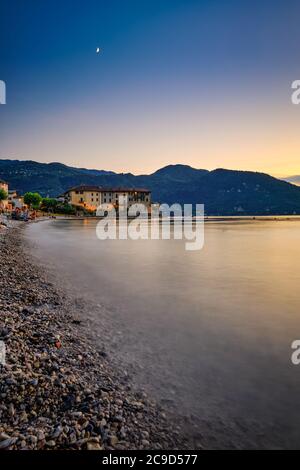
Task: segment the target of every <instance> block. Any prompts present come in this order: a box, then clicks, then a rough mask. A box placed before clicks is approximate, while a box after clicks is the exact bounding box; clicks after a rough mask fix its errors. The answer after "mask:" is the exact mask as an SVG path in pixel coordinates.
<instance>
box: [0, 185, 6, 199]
mask: <svg viewBox="0 0 300 470" xmlns="http://www.w3.org/2000/svg"><path fill="white" fill-rule="evenodd" d="M7 198H8V194H7V192H6V191H4V189H2V188H0V201H5V200H6V199H7Z"/></svg>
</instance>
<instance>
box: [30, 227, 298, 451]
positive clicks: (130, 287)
mask: <svg viewBox="0 0 300 470" xmlns="http://www.w3.org/2000/svg"><path fill="white" fill-rule="evenodd" d="M96 223H97V221H95V220H89V221H86V220H85V221H82V220H76V221H64V220H56V221H47V222H43V223H39V224H32V225H30V226H29V227H28V228H27V235H28V237H29V238H30V239H31V240H33V242H34V244H35V255H36V256H37V257H38V258H39V259H40V261H41V262H43V263H44V264H46V265H49V266H50V267H51V268H53V269H55V271H56V276H57V280H58V281H59V282H64V284H65V285H66V286H68V288H69V289H70V290H71V291H73V293H74V295H77V296H78V295H83V296H87V297H88V298H89V299H91V300H93V301H94V302H95V303H96V304H98V305H99V304H100V305H101V306H103V307H104V308H105V311H106V312H108V313H109V315H110V316H111V318H112V320H113V322H114V325H115V327H116V328H118V331H117V332H116V338H117V339H116V340H115V343H114V347H115V354H116V355H117V356H119V358H120V363H122V364H123V365H124V367H125V368H128V370H129V371H131V373H132V375H133V381H134V383H135V384H136V386H137V387H138V388H139V387H143V388H145V389H146V390H147V391H148V392H149V393H150V394H152V395H153V396H154V397H155V398H156V399H158V400H160V401H161V402H162V403H163V404H164V405H165V406H167V407H169V408H170V410H173V411H174V412H176V413H178V414H179V415H183V416H186V417H189V418H191V419H192V421H193V423H194V425H195V427H196V428H197V427H198V431H199V433H198V435H199V436H200V440H202V442H203V443H204V445H205V446H207V447H272V448H277V447H285V448H288V447H292V448H295V447H297V448H300V365H299V366H298V367H297V366H294V365H292V363H291V353H292V350H291V343H292V341H293V340H294V339H298V338H300V308H299V307H300V295H299V289H300V221H297V220H294V221H293V220H290V221H283V220H278V221H258V220H257V221H217V222H208V223H206V224H205V244H204V248H203V249H202V250H201V251H190V252H189V251H186V250H185V249H184V241H181V240H164V241H162V240H143V241H142V240H139V241H130V240H123V241H114V240H111V241H99V240H98V239H97V238H96ZM83 315H84V313H83ZM89 315H90V318H91V319H92V320H91V321H92V328H93V329H94V330H95V331H96V332H97V328H98V329H99V337H101V328H100V324H101V322H100V323H99V318H97V317H98V316H101V310H95V312H89ZM187 423H188V420H187ZM187 427H188V424H187Z"/></svg>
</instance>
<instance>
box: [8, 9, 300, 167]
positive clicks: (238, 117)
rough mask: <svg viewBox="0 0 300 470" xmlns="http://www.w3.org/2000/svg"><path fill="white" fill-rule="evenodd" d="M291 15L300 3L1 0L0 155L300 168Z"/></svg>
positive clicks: (95, 162) (100, 163) (121, 163)
mask: <svg viewBox="0 0 300 470" xmlns="http://www.w3.org/2000/svg"><path fill="white" fill-rule="evenodd" d="M299 13H300V2H299V1H298V0H280V1H279V0H259V1H258V0H251V1H250V0H243V1H240V0H142V1H141V0H80V1H78V0H60V1H57V0H51V1H50V0H43V1H36V0H26V2H25V1H24V0H1V3H0V80H4V81H5V83H6V89H7V104H6V105H0V158H11V159H20V160H36V161H40V162H51V161H59V162H61V163H65V164H67V165H72V166H78V167H86V168H97V169H106V170H113V171H118V172H132V173H135V174H141V173H151V172H153V171H155V170H156V169H158V168H160V167H163V166H165V165H168V164H176V163H182V164H187V165H191V166H193V167H196V168H207V169H214V168H219V167H222V168H231V169H242V170H254V171H264V172H267V173H270V174H273V175H275V176H288V175H294V174H300V158H299V156H300V132H299V127H300V105H299V106H295V105H293V104H292V102H291V93H292V92H291V84H292V82H293V81H294V80H297V79H300V56H299V44H300V28H299ZM97 47H100V48H101V52H100V53H99V54H97V53H96V48H97Z"/></svg>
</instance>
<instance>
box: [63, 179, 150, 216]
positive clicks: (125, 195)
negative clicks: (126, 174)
mask: <svg viewBox="0 0 300 470" xmlns="http://www.w3.org/2000/svg"><path fill="white" fill-rule="evenodd" d="M63 197H64V200H65V202H68V203H69V204H71V205H73V206H77V207H83V208H84V209H86V210H90V211H96V210H97V209H98V207H99V206H104V205H105V207H106V208H109V206H111V207H112V208H113V207H114V208H116V209H118V208H119V207H120V205H121V204H122V205H125V204H126V205H127V207H130V206H131V205H132V204H138V203H142V204H144V205H145V206H147V207H150V205H151V191H149V190H148V189H144V188H103V187H101V186H88V185H80V186H75V187H74V188H70V189H68V191H66V192H65V193H64V194H63Z"/></svg>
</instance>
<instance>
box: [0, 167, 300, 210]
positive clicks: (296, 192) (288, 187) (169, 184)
mask: <svg viewBox="0 0 300 470" xmlns="http://www.w3.org/2000/svg"><path fill="white" fill-rule="evenodd" d="M0 179H3V180H5V181H7V182H8V183H9V187H10V189H15V190H17V191H18V192H20V193H25V192H27V191H33V192H39V193H40V194H41V195H42V196H49V197H56V196H58V195H60V194H62V193H63V192H64V191H66V190H67V189H68V188H70V187H72V186H76V185H80V184H86V185H98V186H104V187H113V186H117V187H120V186H126V187H146V188H148V189H150V190H151V191H152V200H153V201H156V202H166V203H168V204H171V203H175V202H178V203H180V204H183V203H193V204H196V203H204V204H205V212H206V213H207V214H208V215H266V214H270V215H275V214H282V215H287V214H299V215H300V187H298V186H295V185H294V184H291V183H289V182H286V181H282V180H279V179H277V178H274V177H272V176H270V175H267V174H265V173H257V172H251V171H237V170H226V169H223V168H218V169H216V170H212V171H208V170H205V169H195V168H192V167H190V166H187V165H179V164H178V165H168V166H166V167H164V168H161V169H159V170H157V171H156V172H154V173H152V174H150V175H133V174H132V173H115V172H112V171H104V170H88V169H85V168H74V167H70V166H67V165H64V164H62V163H38V162H34V161H20V160H8V159H0Z"/></svg>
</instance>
